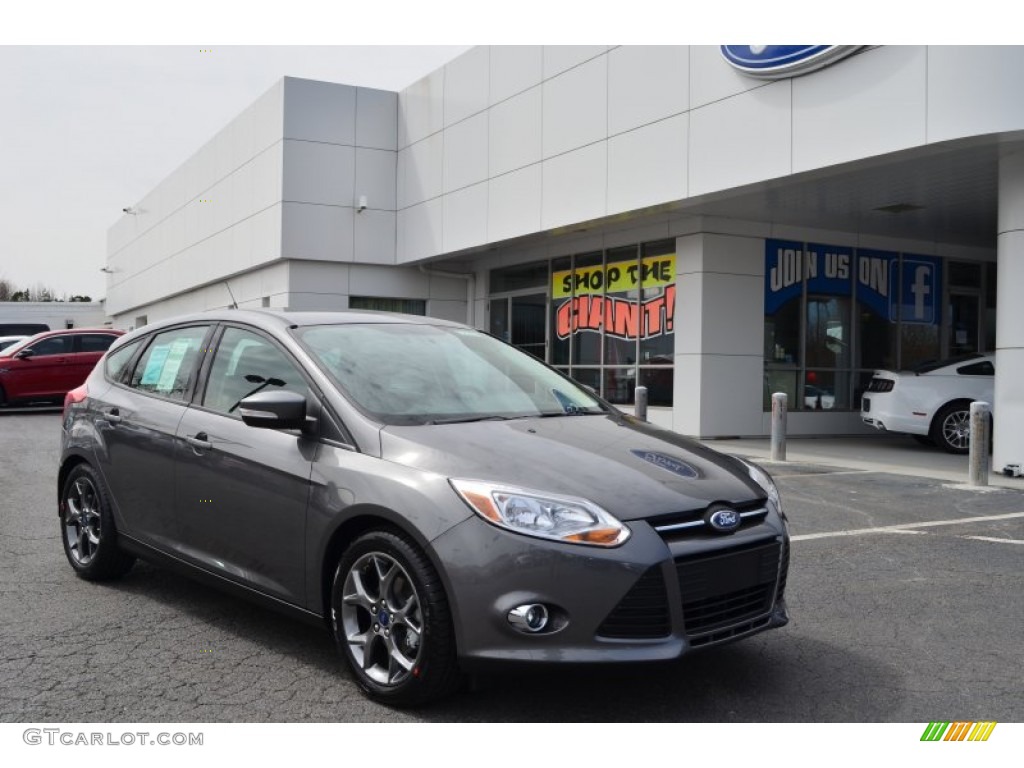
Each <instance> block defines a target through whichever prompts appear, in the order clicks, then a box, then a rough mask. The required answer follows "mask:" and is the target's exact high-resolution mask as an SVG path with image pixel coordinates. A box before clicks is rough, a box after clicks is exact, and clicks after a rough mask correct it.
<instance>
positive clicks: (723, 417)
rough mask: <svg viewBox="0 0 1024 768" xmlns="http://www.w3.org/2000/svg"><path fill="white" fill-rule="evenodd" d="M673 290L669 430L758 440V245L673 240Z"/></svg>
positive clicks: (708, 237) (741, 240)
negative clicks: (671, 391)
mask: <svg viewBox="0 0 1024 768" xmlns="http://www.w3.org/2000/svg"><path fill="white" fill-rule="evenodd" d="M676 286H677V287H676V310H675V325H674V330H675V338H676V342H675V343H676V354H675V386H674V391H673V400H672V429H673V430H674V431H676V432H680V433H682V434H684V435H692V436H694V437H747V436H751V435H761V434H764V407H763V402H762V400H763V392H764V361H763V354H762V347H763V346H764V241H763V240H762V239H760V238H752V237H739V236H732V235H721V234H711V233H698V234H694V235H685V236H683V237H679V238H677V239H676Z"/></svg>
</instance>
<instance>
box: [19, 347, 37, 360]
mask: <svg viewBox="0 0 1024 768" xmlns="http://www.w3.org/2000/svg"><path fill="white" fill-rule="evenodd" d="M34 354H35V352H33V351H32V350H31V349H19V350H18V351H17V352H15V353H14V356H15V357H16V358H18V359H20V360H27V359H28V358H30V357H32V355H34Z"/></svg>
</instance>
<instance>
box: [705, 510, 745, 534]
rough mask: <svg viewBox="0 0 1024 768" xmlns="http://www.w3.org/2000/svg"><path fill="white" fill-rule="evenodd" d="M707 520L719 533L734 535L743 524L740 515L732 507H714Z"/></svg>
mask: <svg viewBox="0 0 1024 768" xmlns="http://www.w3.org/2000/svg"><path fill="white" fill-rule="evenodd" d="M705 520H707V523H708V525H710V526H711V527H712V528H713V529H714V530H715V531H716V532H718V533H732V532H733V531H735V530H736V529H737V528H739V527H740V523H741V522H742V520H741V518H740V513H739V512H737V511H736V510H735V509H731V508H730V507H712V508H711V509H710V510H709V512H708V514H707V517H706V518H705Z"/></svg>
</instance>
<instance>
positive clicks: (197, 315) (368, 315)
mask: <svg viewBox="0 0 1024 768" xmlns="http://www.w3.org/2000/svg"><path fill="white" fill-rule="evenodd" d="M232 321H235V322H240V323H248V324H250V325H255V326H257V327H260V328H265V329H268V330H280V329H284V328H302V327H306V326H312V325H348V324H353V325H354V324H359V323H362V324H371V323H376V324H381V323H386V324H412V325H443V326H448V327H451V328H460V327H464V326H462V325H461V324H460V323H453V322H451V321H449V320H441V319H440V318H436V317H423V316H421V315H404V314H401V313H400V312H373V311H369V310H354V309H350V310H340V311H336V312H319V311H310V312H307V311H283V310H275V309H213V310H207V311H206V312H193V313H191V314H187V315H179V316H177V317H168V318H165V319H163V320H158V321H156V322H153V323H149V324H148V325H145V326H143V327H142V328H137V329H136V332H139V331H145V332H152V331H154V330H158V329H160V328H165V327H168V326H173V325H180V324H182V323H200V322H203V323H209V322H225V323H227V322H232ZM133 335H134V334H133Z"/></svg>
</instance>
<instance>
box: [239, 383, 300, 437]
mask: <svg viewBox="0 0 1024 768" xmlns="http://www.w3.org/2000/svg"><path fill="white" fill-rule="evenodd" d="M238 415H239V416H241V417H242V421H244V422H245V423H246V424H248V425H249V426H250V427H259V428H260V429H304V428H305V426H306V398H305V397H303V396H302V395H300V394H298V393H297V392H288V391H278V392H257V393H256V394H255V395H249V397H247V398H245V399H244V400H242V402H241V403H239V404H238Z"/></svg>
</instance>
